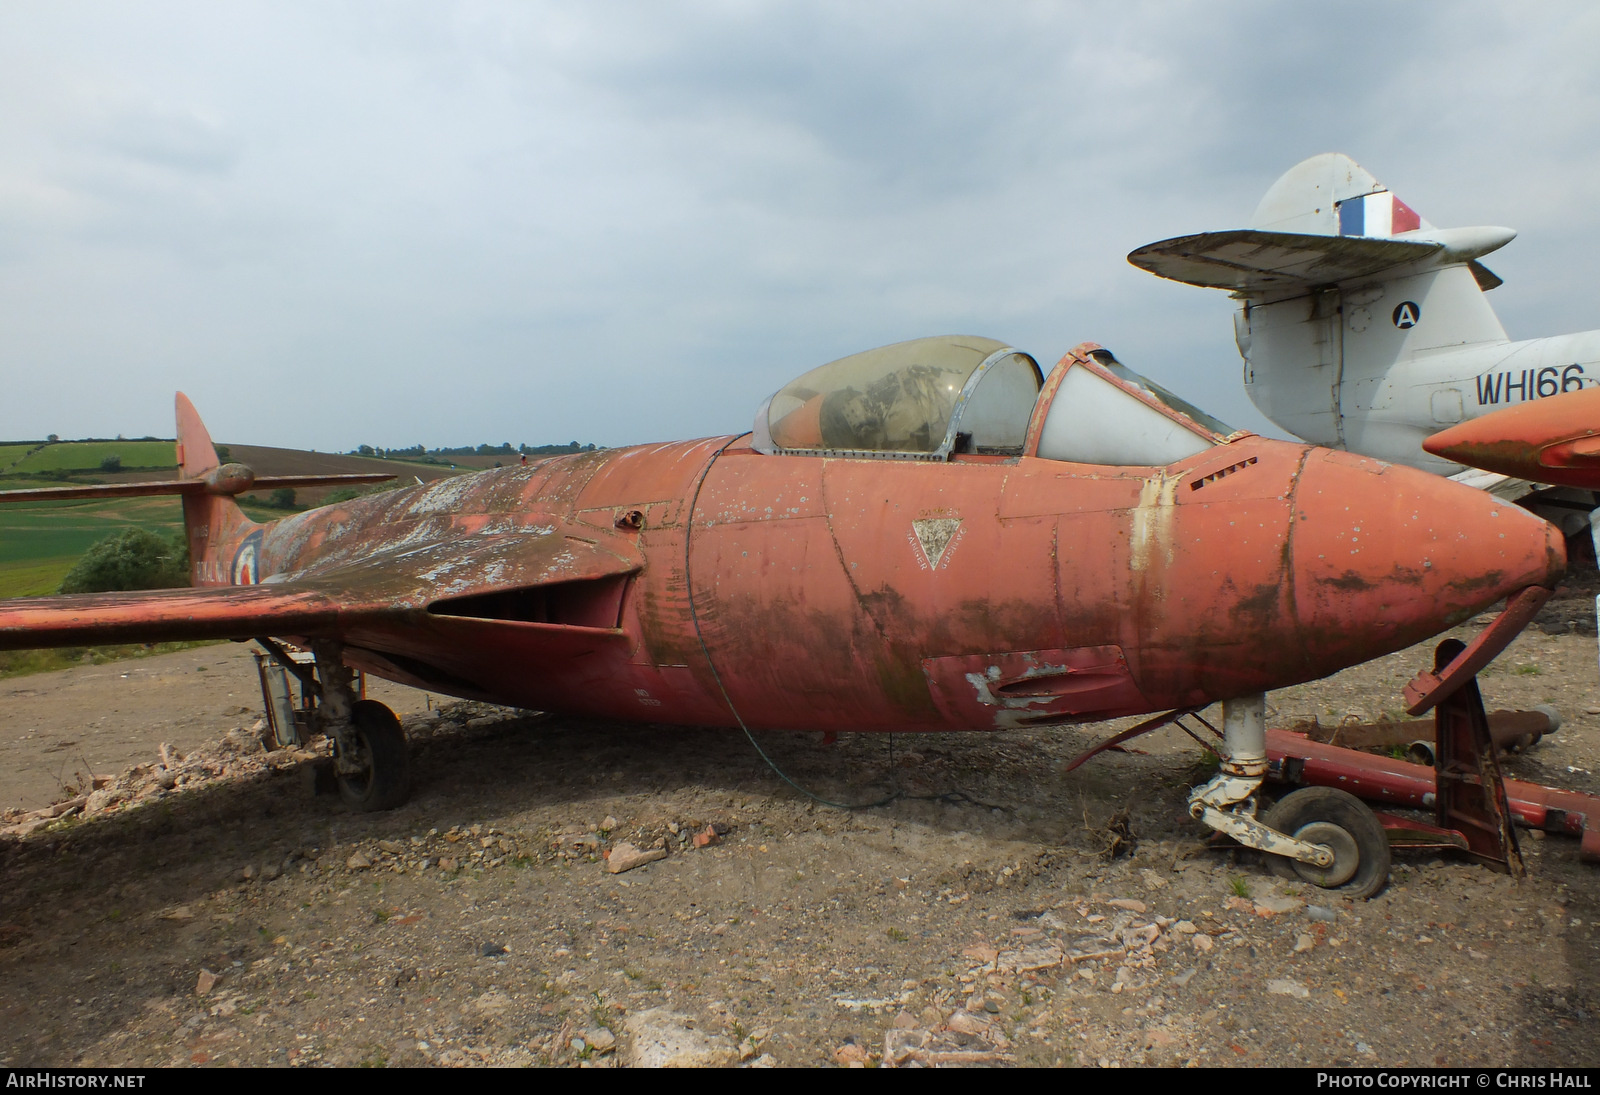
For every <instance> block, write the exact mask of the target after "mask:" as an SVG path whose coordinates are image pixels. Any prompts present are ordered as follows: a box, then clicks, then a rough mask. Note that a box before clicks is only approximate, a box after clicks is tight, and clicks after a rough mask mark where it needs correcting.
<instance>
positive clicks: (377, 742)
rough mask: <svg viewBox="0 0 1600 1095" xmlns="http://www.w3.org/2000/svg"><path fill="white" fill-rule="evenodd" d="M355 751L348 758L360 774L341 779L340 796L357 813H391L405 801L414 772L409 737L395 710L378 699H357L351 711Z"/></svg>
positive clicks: (343, 775)
mask: <svg viewBox="0 0 1600 1095" xmlns="http://www.w3.org/2000/svg"><path fill="white" fill-rule="evenodd" d="M350 725H351V730H352V731H353V734H352V736H353V737H354V738H355V740H356V750H355V753H354V755H353V756H350V757H348V758H341V759H348V760H349V761H351V762H352V763H353V764H354V765H355V766H356V767H357V768H358V771H355V772H352V773H349V774H342V775H340V776H339V797H340V798H342V799H343V800H344V802H345V805H347V806H349V807H350V808H352V809H355V810H362V811H369V810H392V809H394V808H395V807H396V806H399V805H400V804H401V803H403V802H404V801H405V800H406V795H407V793H408V792H409V791H410V790H411V773H410V769H409V767H408V765H407V762H406V736H405V731H403V730H401V729H400V720H399V719H397V718H396V717H395V714H394V712H393V711H391V710H389V709H388V708H387V707H385V706H384V705H383V704H381V703H379V702H377V701H376V700H357V701H356V702H355V705H354V706H353V707H352V708H351V710H350Z"/></svg>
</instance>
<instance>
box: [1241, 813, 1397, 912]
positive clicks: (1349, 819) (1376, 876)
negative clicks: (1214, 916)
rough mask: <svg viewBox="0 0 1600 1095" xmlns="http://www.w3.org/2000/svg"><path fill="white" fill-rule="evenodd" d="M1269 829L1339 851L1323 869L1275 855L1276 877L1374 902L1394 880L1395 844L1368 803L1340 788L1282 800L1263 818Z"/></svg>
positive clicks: (1272, 857) (1269, 859)
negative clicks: (1391, 846) (1391, 855)
mask: <svg viewBox="0 0 1600 1095" xmlns="http://www.w3.org/2000/svg"><path fill="white" fill-rule="evenodd" d="M1261 821H1262V823H1263V824H1265V825H1267V826H1268V827H1269V828H1273V829H1276V830H1278V832H1280V833H1286V834H1287V835H1289V836H1292V837H1294V838H1295V839H1297V840H1304V841H1306V842H1307V843H1309V844H1321V845H1323V846H1325V847H1327V848H1330V849H1332V850H1333V863H1332V864H1331V865H1330V866H1327V867H1317V866H1315V865H1313V864H1310V863H1301V862H1300V861H1299V860H1296V859H1290V858H1289V857H1288V856H1281V855H1269V856H1267V862H1268V864H1270V865H1271V867H1272V870H1273V873H1274V874H1277V875H1279V876H1280V877H1283V878H1298V879H1303V880H1305V881H1306V882H1310V883H1311V884H1313V885H1315V886H1321V887H1322V888H1323V889H1325V890H1332V891H1333V892H1335V893H1337V894H1340V895H1342V896H1344V897H1362V898H1366V897H1371V896H1372V895H1373V894H1375V893H1377V892H1378V891H1379V890H1381V889H1383V884H1384V883H1385V882H1387V881H1388V880H1389V838H1388V836H1386V835H1385V834H1384V831H1383V826H1382V825H1380V824H1378V819H1377V817H1375V816H1374V815H1373V813H1372V811H1371V810H1369V809H1367V806H1366V803H1364V802H1362V801H1361V800H1360V799H1359V798H1356V796H1355V795H1352V794H1350V793H1349V792H1348V791H1341V790H1339V789H1338V788H1337V787H1302V788H1300V789H1299V790H1298V791H1291V792H1290V793H1289V794H1287V795H1284V796H1283V797H1282V798H1281V799H1279V800H1278V803H1277V805H1275V806H1273V807H1272V809H1270V810H1268V811H1267V812H1266V814H1265V815H1264V816H1263V817H1262V818H1261Z"/></svg>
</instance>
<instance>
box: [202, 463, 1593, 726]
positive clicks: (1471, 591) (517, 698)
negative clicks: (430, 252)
mask: <svg viewBox="0 0 1600 1095" xmlns="http://www.w3.org/2000/svg"><path fill="white" fill-rule="evenodd" d="M546 527H553V528H556V529H559V531H560V534H561V535H562V536H564V537H566V538H567V539H569V540H570V541H572V542H574V543H575V544H579V545H582V546H583V549H584V553H583V557H584V559H588V560H592V559H593V558H594V557H596V556H597V555H598V556H599V557H601V558H611V559H614V560H616V565H615V566H612V567H607V568H602V569H604V570H605V571H607V573H604V574H600V575H598V576H593V577H588V576H585V574H584V573H583V567H584V564H583V562H582V561H579V562H578V563H575V565H574V571H573V573H572V575H571V577H570V579H568V578H565V576H564V575H561V574H555V575H553V576H547V584H545V585H543V586H541V588H540V590H539V591H538V592H537V593H530V594H529V595H527V596H525V597H524V598H522V600H521V601H520V602H519V601H516V600H515V599H513V598H501V599H500V601H499V602H494V601H493V599H492V598H489V599H485V598H481V597H480V598H470V597H469V598H467V599H466V602H470V603H462V604H459V605H453V604H452V603H451V602H450V597H449V593H450V589H451V586H450V583H451V582H459V583H462V585H463V587H465V586H468V585H474V583H481V581H482V580H483V579H484V578H485V577H486V575H485V574H484V573H482V572H479V571H477V570H475V569H473V568H477V567H482V568H486V569H493V570H495V571H497V572H502V573H511V572H513V571H514V570H515V568H516V565H517V560H515V559H513V558H505V557H494V558H485V559H482V560H481V561H478V562H475V563H473V564H471V567H469V568H468V570H470V571H471V572H470V573H469V572H464V571H463V570H462V569H460V568H457V569H455V570H453V571H452V572H451V573H449V574H443V575H440V576H439V580H440V586H439V593H440V598H439V600H437V601H436V602H435V603H434V604H433V605H431V606H429V607H427V608H421V607H419V608H416V609H414V610H412V611H411V612H409V613H407V614H406V615H405V617H404V618H403V619H396V620H388V621H384V622H382V623H379V624H374V625H372V626H370V627H362V626H359V625H358V626H356V627H353V628H351V629H349V630H346V631H344V632H343V639H342V641H343V642H344V644H345V652H346V659H347V660H348V661H350V662H351V663H352V664H355V665H358V666H360V667H362V668H365V669H367V670H369V671H372V672H375V673H377V674H379V675H381V676H386V677H391V678H395V679H400V680H403V681H406V682H409V683H413V684H416V685H419V686H422V687H427V688H431V689H434V690H437V691H441V692H447V693H454V694H460V695H466V696H477V697H482V698H487V699H492V700H496V701H498V702H503V703H509V704H515V705H519V706H523V707H529V708H536V709H542V710H555V711H565V712H577V713H587V714H594V715H603V716H608V717H615V718H623V719H634V720H643V721H651V722H662V723H685V724H704V725H734V724H735V723H736V722H737V721H738V720H740V719H742V720H743V721H744V722H745V723H746V724H747V725H749V726H751V727H753V728H770V729H777V728H788V729H850V730H949V729H979V728H996V727H1008V726H1021V725H1027V724H1030V723H1037V722H1059V721H1063V720H1066V719H1098V718H1107V717H1114V716H1120V715H1129V714H1138V713H1143V712H1148V711H1155V710H1162V709H1166V708H1172V707H1179V706H1186V705H1193V704H1203V703H1207V702H1210V701H1213V700H1218V699H1223V698H1227V697H1231V696H1236V695H1244V694H1248V693H1252V692H1260V691H1265V690H1268V689H1271V688H1276V687H1282V686H1285V685H1289V684H1294V683H1297V682H1300V681H1305V680H1310V679H1314V678H1317V677H1321V676H1324V675H1326V674H1328V673H1331V672H1334V671H1336V670H1338V669H1341V668H1343V667H1345V666H1348V665H1351V664H1355V663H1358V662H1360V661H1364V660H1366V659H1369V658H1372V657H1375V656H1378V655H1381V654H1384V653H1387V652H1390V651H1393V650H1397V649H1400V648H1402V647H1405V646H1407V645H1410V644H1412V643H1414V642H1417V641H1420V640H1422V639H1424V638H1426V637H1428V636H1430V635H1432V634H1435V633H1437V632H1438V631H1440V630H1443V629H1444V628H1447V627H1449V626H1452V625H1454V624H1456V623H1459V622H1460V621H1461V620H1463V619H1466V618H1468V617H1470V616H1471V615H1473V614H1474V613H1477V612H1479V611H1481V610H1482V609H1483V608H1485V607H1486V606H1488V605H1490V604H1492V603H1494V602H1495V601H1496V600H1498V599H1500V598H1501V597H1503V596H1505V595H1506V594H1507V593H1509V592H1512V591H1515V590H1517V589H1521V588H1523V587H1525V586H1529V585H1534V584H1547V585H1548V584H1551V583H1553V582H1554V580H1555V579H1556V578H1557V577H1558V576H1559V574H1560V572H1561V570H1562V567H1563V566H1564V555H1563V550H1562V545H1561V541H1560V537H1559V535H1558V534H1556V533H1555V532H1554V530H1553V529H1551V527H1550V526H1548V525H1547V524H1545V523H1544V522H1542V521H1540V520H1539V519H1537V518H1535V517H1532V516H1531V515H1529V514H1527V513H1526V512H1524V511H1522V510H1520V509H1518V508H1517V507H1515V506H1510V505H1506V504H1504V503H1500V502H1498V501H1497V500H1495V499H1493V498H1492V497H1490V496H1488V495H1486V494H1484V493H1482V492H1479V491H1474V490H1469V489H1467V488H1464V487H1460V486H1458V485H1456V484H1453V483H1450V482H1448V481H1446V480H1442V479H1439V478H1436V477H1433V476H1430V475H1427V474H1425V473H1422V472H1417V471H1414V470H1411V469H1408V468H1403V467H1398V466H1392V465H1387V464H1384V463H1381V462H1379V461H1375V460H1370V459H1367V458H1363V457H1358V456H1353V455H1348V454H1345V453H1338V452H1332V451H1329V450H1325V449H1318V448H1312V447H1308V446H1304V445H1299V444H1290V443H1286V442H1280V441H1272V440H1267V439H1263V438H1259V437H1254V436H1245V437H1242V438H1240V439H1238V440H1235V441H1233V442H1232V443H1229V444H1226V445H1221V446H1217V447H1215V448H1212V449H1210V450H1208V451H1206V452H1204V453H1202V454H1200V455H1198V456H1196V457H1193V458H1191V459H1189V460H1186V461H1182V462H1180V463H1178V464H1176V465H1172V466H1168V467H1166V468H1107V467H1098V466H1089V465H1073V464H1066V463H1062V462H1059V461H1052V460H1044V459H1039V458H1035V457H1030V456H1022V457H1019V458H1012V459H1001V458H989V457H978V456H966V457H962V456H957V457H955V458H954V459H953V460H952V462H950V463H921V462H908V461H885V460H873V459H835V458H823V457H809V456H783V455H777V456H774V455H765V454H762V453H759V452H756V451H755V450H753V449H752V448H750V447H749V443H748V439H738V438H729V437H723V438H712V439H707V440H701V441H689V442H680V443H673V444H663V445H651V446H641V447H636V448H628V449H619V450H613V451H602V452H595V453H585V454H579V455H574V456H570V457H562V458H558V459H554V460H548V461H546V462H544V463H542V464H539V465H537V466H534V467H527V468H505V469H497V470H493V471H487V472H483V473H480V474H477V475H473V476H470V477H462V478H459V479H453V480H448V481H444V482H441V483H438V484H435V485H432V486H428V487H419V488H416V489H409V490H401V491H395V492H392V493H388V494H384V495H380V496H376V497H372V498H369V499H364V500H358V501H354V502H350V503H346V504H343V505H339V506H335V507H331V508H329V509H324V510H318V511H313V512H311V513H308V514H305V515H302V516H297V517H293V518H289V519H287V520H284V521H281V522H278V523H277V524H275V525H272V526H269V527H268V528H267V529H266V530H265V534H264V537H263V539H262V541H261V543H260V548H259V562H258V566H259V572H260V574H261V575H272V574H287V575H289V576H291V577H295V576H300V575H315V574H316V573H317V572H318V571H319V569H326V568H330V567H338V566H341V565H344V564H346V563H347V562H348V561H349V560H353V559H359V558H363V557H370V556H373V555H375V554H376V555H389V556H393V555H395V554H396V553H397V552H403V551H404V550H405V547H404V545H405V544H406V543H408V542H415V543H431V542H437V541H438V540H440V539H441V538H443V539H448V538H451V537H455V538H465V537H469V536H474V535H482V534H486V533H489V534H492V533H496V532H505V531H511V530H515V529H519V528H546ZM397 545H398V546H397ZM222 557H223V558H227V557H228V555H227V553H226V552H224V553H223V556H222ZM542 559H543V557H542ZM591 569H592V567H591ZM618 571H625V573H617V572H618ZM382 580H383V579H382V577H381V572H378V571H376V570H375V571H374V577H373V581H374V582H379V583H381V581H382Z"/></svg>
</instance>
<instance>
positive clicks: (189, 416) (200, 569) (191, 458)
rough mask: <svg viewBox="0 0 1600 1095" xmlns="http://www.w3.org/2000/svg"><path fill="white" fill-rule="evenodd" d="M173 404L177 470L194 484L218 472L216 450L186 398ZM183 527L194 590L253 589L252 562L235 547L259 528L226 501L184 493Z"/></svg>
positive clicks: (255, 571) (206, 493)
mask: <svg viewBox="0 0 1600 1095" xmlns="http://www.w3.org/2000/svg"><path fill="white" fill-rule="evenodd" d="M176 403H177V419H178V435H177V436H178V444H177V450H178V451H177V457H178V468H179V470H180V471H181V472H182V473H183V477H184V478H185V479H199V478H200V477H202V476H204V475H205V474H206V473H207V472H210V471H213V470H215V469H216V468H217V467H219V466H220V462H219V461H218V460H217V448H216V446H215V445H213V444H212V443H211V434H210V433H208V432H207V431H206V427H205V423H204V422H201V421H200V414H199V412H197V411H196V410H195V409H194V404H193V403H191V402H189V397H188V396H186V395H184V394H183V393H182V392H179V393H178V397H177V400H176ZM183 527H184V531H185V532H186V533H187V534H188V538H189V580H190V581H191V582H192V583H193V584H195V585H197V586H219V585H220V586H225V585H235V584H238V585H253V584H254V583H255V581H256V579H257V577H258V576H259V572H258V569H257V559H256V556H255V555H254V554H252V553H250V552H249V551H248V550H247V549H246V548H245V547H244V546H243V545H242V544H241V543H240V541H242V540H243V539H245V538H246V537H247V536H248V534H249V533H250V532H251V531H253V530H255V529H258V528H260V527H261V526H260V525H257V524H256V523H255V522H254V521H252V520H250V518H248V517H246V516H245V515H244V511H243V510H242V509H240V508H239V505H238V503H237V502H235V501H234V500H233V498H232V497H231V496H230V495H227V494H214V493H212V492H210V491H186V492H184V495H183ZM257 550H259V549H257ZM224 553H226V555H227V557H226V558H224V557H223V556H224ZM247 556H248V557H247Z"/></svg>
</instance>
